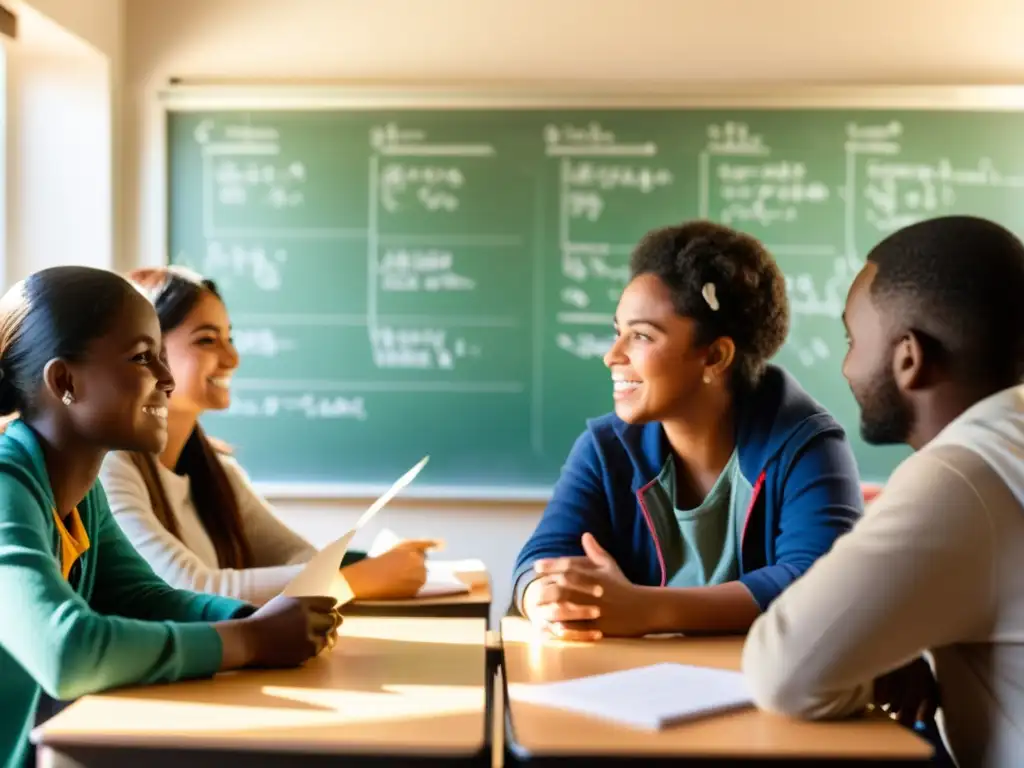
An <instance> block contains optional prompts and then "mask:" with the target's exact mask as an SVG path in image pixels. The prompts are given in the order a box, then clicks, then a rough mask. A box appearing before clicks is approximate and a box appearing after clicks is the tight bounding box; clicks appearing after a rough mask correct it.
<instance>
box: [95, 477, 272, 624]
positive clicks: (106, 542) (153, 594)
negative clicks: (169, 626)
mask: <svg viewBox="0 0 1024 768" xmlns="http://www.w3.org/2000/svg"><path fill="white" fill-rule="evenodd" d="M91 494H92V504H93V506H94V509H95V515H96V518H95V519H96V539H97V541H96V546H97V548H98V549H97V552H98V555H97V565H96V585H95V589H94V593H93V601H92V604H93V607H95V608H96V609H97V610H99V611H100V612H101V613H108V614H117V615H120V616H126V617H129V618H133V619H143V620H146V621H180V622H191V621H205V622H212V621H226V620H228V619H234V618H239V617H241V616H245V615H248V614H249V613H251V612H252V606H251V605H249V604H248V603H245V602H243V601H241V600H234V599H232V598H229V597H219V596H216V595H207V594H201V593H197V592H193V591H190V590H184V589H175V588H174V587H172V586H170V585H169V584H167V582H165V581H163V580H162V579H161V578H159V577H158V576H157V575H156V574H155V573H153V569H152V568H150V567H149V564H148V563H147V562H146V561H145V560H144V559H142V557H140V556H139V554H138V553H137V552H136V551H135V548H134V547H132V545H131V543H130V542H129V541H128V540H127V539H126V538H125V536H124V533H122V531H121V529H120V528H119V527H118V525H117V523H116V522H115V521H114V518H113V516H112V515H111V514H110V507H109V506H108V504H107V499H106V496H105V495H104V493H103V488H102V487H100V485H99V484H98V483H97V484H96V485H95V486H94V487H93V490H92V491H91Z"/></svg>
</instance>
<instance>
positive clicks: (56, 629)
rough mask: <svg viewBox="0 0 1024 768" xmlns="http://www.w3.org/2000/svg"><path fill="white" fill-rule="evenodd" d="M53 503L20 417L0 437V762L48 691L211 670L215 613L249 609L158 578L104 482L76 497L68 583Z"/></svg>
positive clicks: (15, 754) (25, 734)
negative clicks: (78, 534) (114, 509)
mask: <svg viewBox="0 0 1024 768" xmlns="http://www.w3.org/2000/svg"><path fill="white" fill-rule="evenodd" d="M53 508H54V500H53V491H52V490H51V488H50V481H49V478H48V476H47V474H46V465H45V463H44V461H43V452H42V448H41V447H40V445H39V441H38V438H37V437H36V435H35V433H34V432H33V431H32V429H31V428H29V427H28V426H27V425H26V424H24V423H23V422H20V421H16V422H14V423H12V424H11V425H10V426H9V427H8V428H7V431H6V432H5V433H4V434H3V435H0V689H2V691H3V693H2V695H0V762H3V764H4V765H8V766H20V765H22V764H23V763H24V761H25V759H26V756H27V754H28V751H29V732H30V730H31V728H32V726H33V724H34V722H35V711H36V706H37V704H38V701H39V694H40V690H43V691H46V692H47V693H48V694H49V695H50V696H52V697H53V698H55V699H61V700H68V699H75V698H78V697H79V696H83V695H85V694H87V693H93V692H95V691H101V690H104V689H106V688H116V687H118V686H123V685H129V684H132V683H159V682H167V681H171V680H179V679H182V678H188V677H204V676H208V675H212V674H213V673H215V672H216V671H217V670H218V668H219V667H220V663H221V642H220V636H219V635H218V634H217V632H216V630H214V629H213V627H211V626H210V624H209V622H213V621H222V620H224V619H230V618H235V617H237V616H241V615H245V614H246V613H249V612H250V611H251V610H252V609H251V607H250V606H248V605H247V604H246V603H241V602H238V601H237V600H229V599H227V598H222V597H214V596H210V595H199V594H195V593H193V592H185V591H182V590H177V589H172V588H171V587H169V586H167V584H165V583H164V582H163V581H161V580H160V579H159V578H157V576H156V575H155V574H154V573H153V571H152V569H150V567H149V565H148V564H147V563H146V561H145V560H143V559H142V558H141V557H139V556H138V555H137V554H136V553H135V550H134V549H133V548H132V546H131V544H129V543H128V541H127V539H125V538H124V536H123V535H122V534H121V529H120V527H119V526H118V524H117V523H116V522H115V521H114V518H113V516H112V515H111V514H110V508H109V507H108V506H107V499H106V497H105V496H104V494H103V489H102V488H101V487H100V484H99V483H98V482H97V483H95V484H94V485H93V487H92V489H91V490H90V491H89V493H88V494H86V496H85V498H84V499H83V500H82V501H81V502H80V503H79V504H78V512H79V515H80V516H81V518H82V523H83V525H84V526H85V530H86V532H87V533H88V535H89V541H90V547H89V549H88V550H86V552H85V554H84V555H82V557H81V559H80V560H79V562H78V563H77V564H76V566H75V569H74V570H75V571H77V572H78V573H77V574H75V572H74V571H73V572H72V578H71V583H69V582H68V581H65V580H64V578H63V577H62V576H61V572H60V565H59V563H58V559H57V558H58V555H57V553H59V552H60V539H59V537H58V534H57V529H56V525H55V523H54V520H53Z"/></svg>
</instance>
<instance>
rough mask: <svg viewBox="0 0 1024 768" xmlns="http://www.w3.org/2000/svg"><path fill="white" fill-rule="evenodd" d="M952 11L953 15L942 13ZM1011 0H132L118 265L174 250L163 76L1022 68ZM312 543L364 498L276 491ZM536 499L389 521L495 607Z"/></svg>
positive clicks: (699, 75) (991, 72) (907, 77)
mask: <svg viewBox="0 0 1024 768" xmlns="http://www.w3.org/2000/svg"><path fill="white" fill-rule="evenodd" d="M943 11H945V13H943ZM1021 29H1024V3H1021V2H1015V1H1014V0H974V2H972V3H971V4H970V7H969V9H968V5H967V4H965V3H964V2H963V0H900V2H892V0H860V2H856V3H852V2H851V3H833V2H821V0H771V1H769V0H760V1H759V2H755V1H753V0H746V1H744V0H685V2H684V1H683V0H558V2H551V0H517V2H507V1H503V2H498V0H431V1H430V2H424V1H423V0H374V2H365V1H364V0H289V2H283V0H134V1H133V2H131V3H129V4H128V5H127V7H126V18H125V41H126V43H125V44H126V49H125V89H126V91H125V94H124V118H125V119H124V124H123V129H124V148H123V157H124V165H123V177H122V179H121V182H122V187H123V202H124V205H123V207H122V209H121V211H120V213H121V220H120V229H119V233H120V236H121V238H122V240H123V246H122V255H123V258H124V261H123V262H122V264H121V265H122V266H129V265H131V264H135V263H154V262H158V261H160V260H161V259H163V258H164V246H163V242H164V240H163V238H164V231H163V217H164V210H165V208H164V206H165V198H164V188H163V178H162V164H163V162H164V158H163V148H162V143H161V138H160V134H161V124H160V111H159V109H158V108H157V107H156V106H155V100H154V93H155V91H156V89H157V88H159V87H162V86H163V85H164V84H165V83H166V80H167V78H168V77H170V76H178V77H201V78H210V77H222V78H233V79H243V80H244V79H249V80H259V79H273V80H302V79H323V80H340V79H371V80H393V81H399V82H409V83H414V82H421V81H427V80H434V81H438V80H445V81H477V82H497V81H502V80H505V81H508V80H518V81H523V80H537V81H592V82H608V81H627V82H634V83H644V84H651V83H660V84H679V86H680V87H685V85H686V83H688V82H691V83H692V82H723V83H727V82H728V83H751V82H775V83H779V82H801V81H804V82H806V81H815V82H834V83H844V82H846V83H954V82H955V83H1010V82H1021V81H1024V45H1022V44H1021V39H1020V30H1021ZM281 509H282V510H283V513H284V515H285V517H286V519H287V521H288V522H289V523H291V524H292V525H294V526H295V527H296V528H297V529H299V530H300V532H303V533H305V534H306V535H308V536H310V537H311V538H313V539H314V540H317V541H324V540H325V539H326V538H327V537H328V536H330V535H332V534H334V535H336V534H337V533H339V532H340V531H342V530H343V528H344V526H345V525H347V524H348V523H349V522H351V521H353V520H354V516H355V515H356V513H357V511H358V508H357V507H353V506H350V505H349V506H341V507H339V506H338V505H335V504H327V505H324V504H318V505H310V504H303V503H295V502H285V503H283V504H281ZM538 512H539V508H538V507H536V506H533V505H521V506H503V507H498V508H492V507H489V506H487V505H483V504H480V505H465V504H460V505H446V504H432V505H426V506H422V505H421V506H415V507H412V506H409V505H408V504H399V503H394V504H393V505H392V507H389V509H388V512H387V514H386V515H385V520H384V521H383V522H385V523H386V524H388V525H391V526H392V527H394V528H396V529H397V530H398V531H399V532H400V533H402V534H407V535H422V534H435V535H440V536H443V537H445V538H447V539H448V542H449V551H450V552H451V553H452V554H453V555H457V556H468V555H477V556H480V557H482V558H484V560H485V561H486V562H487V563H488V565H489V567H490V569H491V572H492V574H493V576H494V579H495V588H496V589H495V595H496V598H497V603H496V604H497V606H498V607H499V609H500V608H502V607H503V603H504V601H505V600H507V597H508V589H507V580H508V574H509V572H510V570H511V567H512V561H513V558H514V556H515V553H516V551H517V550H518V547H519V545H520V543H521V542H522V541H523V539H524V538H525V537H526V536H527V535H528V534H529V532H530V530H531V529H532V527H533V525H534V523H535V521H536V517H537V514H538Z"/></svg>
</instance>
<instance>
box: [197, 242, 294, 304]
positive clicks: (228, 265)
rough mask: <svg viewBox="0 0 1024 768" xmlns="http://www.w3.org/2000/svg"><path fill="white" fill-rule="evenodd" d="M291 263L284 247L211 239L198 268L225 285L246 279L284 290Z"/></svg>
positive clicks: (264, 288) (263, 287) (269, 288)
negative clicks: (283, 285)
mask: <svg viewBox="0 0 1024 768" xmlns="http://www.w3.org/2000/svg"><path fill="white" fill-rule="evenodd" d="M287 263H288V252H287V251H286V250H285V249H284V248H267V247H265V246H263V245H254V244H247V243H243V242H232V243H230V244H229V243H226V242H222V241H220V240H208V241H207V243H206V253H205V254H204V256H203V258H202V260H201V263H200V264H199V265H198V267H197V268H198V269H199V271H200V273H202V274H203V275H206V276H208V277H210V278H212V279H213V280H215V281H218V282H223V283H224V284H225V286H227V285H229V284H231V283H233V282H238V281H242V282H246V283H251V284H252V285H254V286H256V287H257V288H258V289H259V290H261V291H268V292H275V291H279V290H281V286H282V284H283V280H284V268H285V265H287Z"/></svg>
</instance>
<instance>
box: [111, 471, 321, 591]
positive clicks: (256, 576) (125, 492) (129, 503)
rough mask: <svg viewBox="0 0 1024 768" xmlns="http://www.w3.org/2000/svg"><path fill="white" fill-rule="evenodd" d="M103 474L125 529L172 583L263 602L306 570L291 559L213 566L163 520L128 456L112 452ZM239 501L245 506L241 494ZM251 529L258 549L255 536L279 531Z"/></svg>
mask: <svg viewBox="0 0 1024 768" xmlns="http://www.w3.org/2000/svg"><path fill="white" fill-rule="evenodd" d="M101 477H102V480H103V488H104V490H105V491H106V495H107V498H108V499H109V502H110V509H111V511H112V512H113V515H114V519H115V520H116V521H117V524H118V526H119V527H120V529H121V531H123V533H124V535H125V536H126V537H127V539H128V541H129V542H130V543H131V544H132V546H133V547H135V549H136V550H137V551H138V553H139V554H140V555H141V556H142V557H143V558H144V559H145V560H146V562H148V563H149V565H150V566H151V567H152V569H153V571H154V572H156V574H157V575H158V576H160V578H162V579H163V580H164V581H166V582H167V583H168V584H170V585H171V586H174V587H178V588H180V589H188V590H191V591H193V592H205V593H208V594H213V595H220V596H222V597H231V598H235V599H237V600H244V601H245V602H248V603H253V604H255V605H262V604H263V603H265V602H267V601H268V600H270V599H271V598H273V597H274V596H276V595H278V594H280V592H281V591H282V590H283V589H284V588H285V586H287V585H288V582H290V581H291V580H292V579H293V578H295V576H296V575H297V574H298V573H299V572H300V571H301V570H302V564H301V562H298V561H296V562H295V563H293V564H288V563H287V562H286V561H285V560H280V561H278V562H277V563H275V564H273V565H266V566H264V567H259V568H246V569H235V568H218V567H215V566H210V565H208V564H207V563H206V562H204V561H203V560H202V559H201V558H200V557H199V556H198V555H197V554H196V553H195V552H193V551H192V550H191V549H189V548H188V546H186V545H185V544H184V543H183V542H182V541H181V540H180V539H178V538H176V537H175V536H173V535H172V534H171V533H170V532H168V530H167V529H166V528H164V527H163V525H161V523H160V521H159V520H158V519H157V516H156V512H155V511H154V510H153V505H152V503H151V502H150V498H149V492H148V491H147V490H146V484H145V481H144V480H143V479H142V475H141V473H140V472H139V471H138V469H137V468H136V467H135V465H134V464H133V463H132V462H131V461H130V460H129V459H128V458H127V457H124V456H122V455H119V454H113V453H111V454H108V455H107V458H106V460H105V461H104V463H103V470H102V474H101ZM229 477H230V474H229ZM239 503H240V505H241V503H242V500H241V499H240V500H239ZM271 514H272V513H271ZM282 527H283V526H282ZM246 534H247V535H250V536H251V538H250V541H251V542H252V543H253V548H254V549H256V550H259V549H261V546H260V545H259V544H257V543H256V542H254V541H253V539H257V540H258V539H259V538H260V537H261V536H265V535H271V536H273V535H274V534H273V533H272V532H271V533H266V532H259V533H258V534H257V535H255V536H253V535H252V534H251V533H250V531H249V530H248V528H247V529H246ZM292 535H293V536H294V534H292ZM289 551H293V552H295V554H296V557H297V550H289ZM298 559H299V560H301V558H298Z"/></svg>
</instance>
